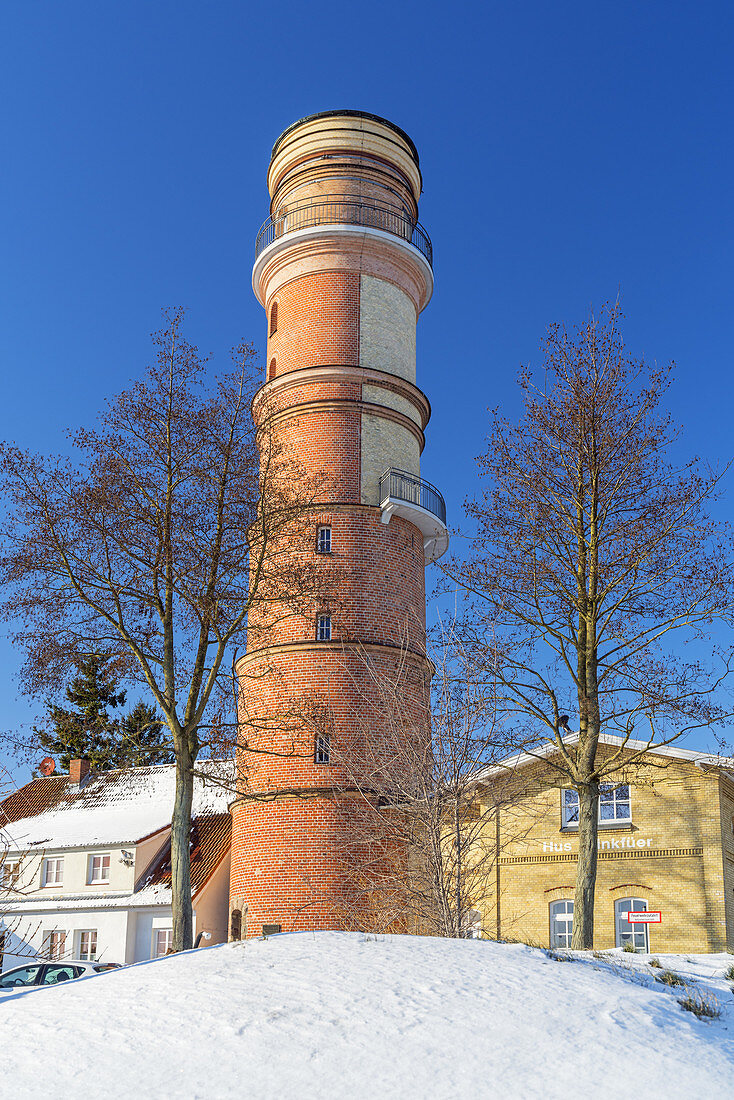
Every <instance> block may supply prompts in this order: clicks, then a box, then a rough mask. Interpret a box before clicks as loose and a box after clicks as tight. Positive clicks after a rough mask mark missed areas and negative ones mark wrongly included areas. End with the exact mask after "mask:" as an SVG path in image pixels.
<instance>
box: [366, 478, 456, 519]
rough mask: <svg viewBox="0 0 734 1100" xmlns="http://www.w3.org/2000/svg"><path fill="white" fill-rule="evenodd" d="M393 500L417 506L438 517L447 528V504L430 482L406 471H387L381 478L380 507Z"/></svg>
mask: <svg viewBox="0 0 734 1100" xmlns="http://www.w3.org/2000/svg"><path fill="white" fill-rule="evenodd" d="M391 498H392V499H393V500H404V501H406V502H407V503H408V504H417V505H418V507H419V508H424V509H425V510H426V511H427V512H431V513H432V514H433V515H434V516H438V518H439V519H440V520H441V523H442V524H443V525H444V527H445V526H446V502H445V500H444V499H443V497H442V496H441V494H440V493H439V491H438V489H437V488H436V486H435V485H431V483H430V481H424V480H423V479H422V478H420V477H415V475H414V474H408V473H406V472H405V470H386V471H385V473H384V474H383V475H382V477H381V478H380V507H383V506H384V505H385V504H387V502H388V501H389V500H390V499H391Z"/></svg>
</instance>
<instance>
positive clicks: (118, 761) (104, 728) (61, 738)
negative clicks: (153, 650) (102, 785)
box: [34, 653, 173, 771]
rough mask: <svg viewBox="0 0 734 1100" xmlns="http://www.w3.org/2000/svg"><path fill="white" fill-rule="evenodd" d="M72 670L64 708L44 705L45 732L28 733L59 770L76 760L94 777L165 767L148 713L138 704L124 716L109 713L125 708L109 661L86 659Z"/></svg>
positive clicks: (167, 756)
mask: <svg viewBox="0 0 734 1100" xmlns="http://www.w3.org/2000/svg"><path fill="white" fill-rule="evenodd" d="M77 669H78V671H77V675H76V676H75V677H74V678H73V680H72V681H71V683H70V684H69V686H68V687H67V688H66V692H65V695H66V701H67V703H68V704H69V705H68V706H59V705H58V704H56V703H49V704H48V726H47V728H45V729H44V728H39V727H35V728H34V733H35V734H36V737H37V738H38V743H39V745H40V746H41V748H43V749H44V750H45V751H46V752H48V753H49V754H50V755H51V756H54V757H55V758H56V760H57V763H58V765H59V767H60V769H61V770H62V771H68V770H69V761H70V760H74V759H79V758H82V757H83V758H86V759H87V760H89V762H90V763H91V765H92V768H93V769H94V770H96V771H108V770H109V769H111V768H122V767H141V766H143V765H145V764H168V763H171V761H172V759H173V755H172V753H171V751H170V750H168V749H167V746H166V740H165V738H164V737H163V736H162V730H163V725H162V723H161V722H160V721H159V720H158V716H157V714H156V712H155V710H154V709H153V708H152V707H150V706H148V704H147V703H143V702H140V703H138V704H137V706H135V707H134V708H133V710H132V711H130V713H128V714H126V715H122V714H111V713H110V712H111V711H117V710H118V708H120V707H122V706H123V705H124V703H125V692H124V691H120V690H118V688H119V680H118V677H117V675H116V672H115V670H114V668H113V666H112V663H111V659H110V655H109V654H105V653H92V654H90V655H89V656H87V657H84V658H81V659H80V660H79V661H78V662H77Z"/></svg>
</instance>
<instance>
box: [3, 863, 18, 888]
mask: <svg viewBox="0 0 734 1100" xmlns="http://www.w3.org/2000/svg"><path fill="white" fill-rule="evenodd" d="M19 878H20V860H19V859H16V860H6V861H5V863H3V877H2V884H3V886H4V887H5V889H6V890H14V889H15V887H16V886H17V885H18V879H19Z"/></svg>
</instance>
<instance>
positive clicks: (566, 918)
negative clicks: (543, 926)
mask: <svg viewBox="0 0 734 1100" xmlns="http://www.w3.org/2000/svg"><path fill="white" fill-rule="evenodd" d="M572 935H573V901H572V900H571V899H570V898H562V899H561V900H560V901H552V902H551V905H550V945H551V947H570V946H571V936H572Z"/></svg>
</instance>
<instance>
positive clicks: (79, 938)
mask: <svg viewBox="0 0 734 1100" xmlns="http://www.w3.org/2000/svg"><path fill="white" fill-rule="evenodd" d="M75 936H76V958H77V959H81V961H82V962H96V961H97V942H98V939H97V929H96V928H80V929H79V930H78V931H77V932H76V933H75ZM85 936H89V946H88V948H87V949H86V951H85V949H84V946H83V944H84V937H85Z"/></svg>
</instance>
